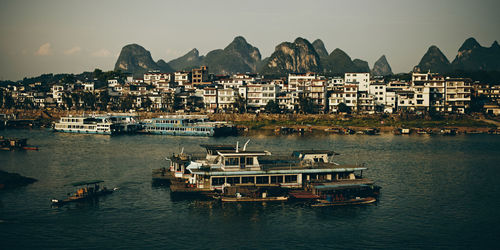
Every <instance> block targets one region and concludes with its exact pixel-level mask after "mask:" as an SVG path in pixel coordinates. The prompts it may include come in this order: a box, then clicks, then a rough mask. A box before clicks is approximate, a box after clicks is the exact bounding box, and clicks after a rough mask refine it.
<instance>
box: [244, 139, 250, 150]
mask: <svg viewBox="0 0 500 250" xmlns="http://www.w3.org/2000/svg"><path fill="white" fill-rule="evenodd" d="M249 142H250V139H248V141H247V142H245V145H243V151H246V150H247V145H248V143H249Z"/></svg>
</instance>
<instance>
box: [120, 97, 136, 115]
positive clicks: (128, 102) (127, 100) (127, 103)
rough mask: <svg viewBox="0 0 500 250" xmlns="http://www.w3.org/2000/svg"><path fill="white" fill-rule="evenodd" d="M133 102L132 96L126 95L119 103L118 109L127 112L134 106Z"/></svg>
mask: <svg viewBox="0 0 500 250" xmlns="http://www.w3.org/2000/svg"><path fill="white" fill-rule="evenodd" d="M134 100H135V97H134V96H133V95H126V96H124V97H123V98H122V100H121V103H120V108H121V110H123V111H127V110H130V109H132V107H133V105H134Z"/></svg>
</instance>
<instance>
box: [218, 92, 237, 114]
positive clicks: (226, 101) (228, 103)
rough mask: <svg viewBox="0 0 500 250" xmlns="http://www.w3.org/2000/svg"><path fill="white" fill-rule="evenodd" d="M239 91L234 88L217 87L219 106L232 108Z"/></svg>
mask: <svg viewBox="0 0 500 250" xmlns="http://www.w3.org/2000/svg"><path fill="white" fill-rule="evenodd" d="M236 95H237V91H236V90H234V89H217V106H218V109H220V110H232V109H233V108H234V102H235V97H236Z"/></svg>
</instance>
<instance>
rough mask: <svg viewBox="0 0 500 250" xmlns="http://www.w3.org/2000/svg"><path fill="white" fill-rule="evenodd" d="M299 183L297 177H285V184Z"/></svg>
mask: <svg viewBox="0 0 500 250" xmlns="http://www.w3.org/2000/svg"><path fill="white" fill-rule="evenodd" d="M296 182H297V175H286V176H285V183H296Z"/></svg>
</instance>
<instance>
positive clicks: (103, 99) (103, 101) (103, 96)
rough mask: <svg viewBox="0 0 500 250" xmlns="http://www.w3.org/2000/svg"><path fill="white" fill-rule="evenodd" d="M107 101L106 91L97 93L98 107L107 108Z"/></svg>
mask: <svg viewBox="0 0 500 250" xmlns="http://www.w3.org/2000/svg"><path fill="white" fill-rule="evenodd" d="M109 101H110V96H109V94H108V91H102V92H101V93H100V94H99V105H98V106H99V109H100V110H107V109H108V103H109Z"/></svg>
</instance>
